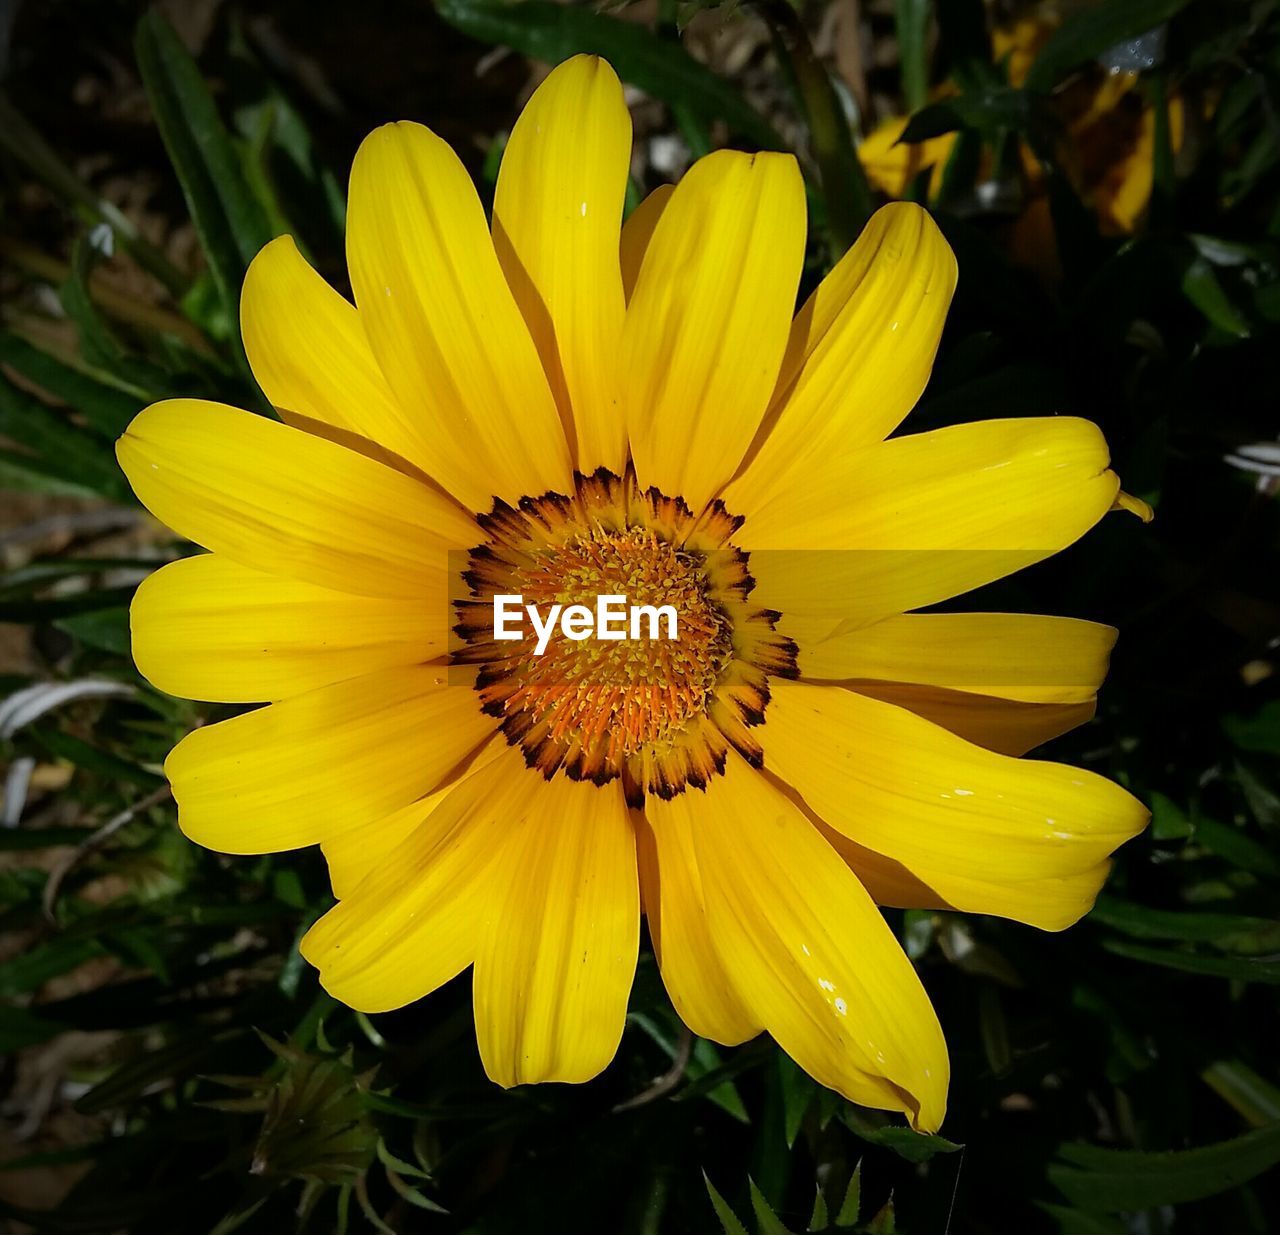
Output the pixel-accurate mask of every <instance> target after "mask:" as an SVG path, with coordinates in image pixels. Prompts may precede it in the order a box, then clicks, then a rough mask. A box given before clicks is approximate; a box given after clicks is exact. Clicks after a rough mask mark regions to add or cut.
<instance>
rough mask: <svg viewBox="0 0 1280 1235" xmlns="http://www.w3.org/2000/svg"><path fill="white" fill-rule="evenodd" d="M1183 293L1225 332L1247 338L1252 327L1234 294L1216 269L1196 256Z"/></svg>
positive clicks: (1183, 284) (1190, 267)
mask: <svg viewBox="0 0 1280 1235" xmlns="http://www.w3.org/2000/svg"><path fill="white" fill-rule="evenodd" d="M1182 293H1183V295H1184V296H1186V298H1187V299H1188V300H1189V301H1191V303H1192V304H1193V305H1195V307H1196V308H1197V309H1199V310H1200V312H1201V313H1203V314H1204V315H1205V317H1206V318H1207V319H1208V320H1209V322H1210V324H1211V325H1213V326H1216V327H1217V328H1218V329H1219V330H1221V331H1222V332H1223V333H1224V334H1228V335H1230V336H1231V337H1232V338H1236V339H1247V338H1248V337H1249V336H1250V334H1251V333H1252V330H1251V329H1250V326H1249V322H1248V320H1247V319H1246V318H1245V316H1244V314H1243V313H1241V312H1240V310H1239V309H1237V308H1236V306H1235V305H1234V304H1233V303H1232V302H1231V297H1230V295H1229V294H1228V293H1227V290H1226V288H1225V287H1223V286H1222V280H1221V279H1219V278H1218V275H1217V272H1216V271H1215V270H1214V268H1213V267H1212V266H1211V265H1210V264H1209V263H1208V262H1207V261H1205V260H1204V258H1200V257H1198V258H1196V259H1195V261H1193V262H1192V263H1191V264H1190V265H1189V266H1188V267H1187V269H1186V272H1185V273H1184V274H1183V276H1182Z"/></svg>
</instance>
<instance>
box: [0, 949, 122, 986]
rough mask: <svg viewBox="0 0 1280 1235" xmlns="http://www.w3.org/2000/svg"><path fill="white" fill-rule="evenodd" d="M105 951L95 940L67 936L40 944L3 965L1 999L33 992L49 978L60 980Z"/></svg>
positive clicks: (0, 983)
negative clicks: (58, 978) (63, 975)
mask: <svg viewBox="0 0 1280 1235" xmlns="http://www.w3.org/2000/svg"><path fill="white" fill-rule="evenodd" d="M102 952H103V949H102V945H101V944H100V943H99V942H98V941H97V940H96V939H79V938H74V937H70V936H66V935H62V936H58V937H57V938H54V939H50V940H49V941H48V942H47V943H42V944H38V945H37V946H36V947H34V948H29V949H28V950H27V951H26V952H23V953H22V954H21V955H20V956H15V957H12V958H11V959H10V960H7V961H6V962H5V963H4V968H3V969H0V996H2V997H5V998H8V997H10V996H12V995H21V994H24V993H25V992H27V991H33V990H35V989H36V988H37V987H40V986H43V985H44V984H45V983H46V982H48V981H49V979H50V978H56V977H60V976H61V975H62V974H64V973H68V972H70V971H71V970H72V969H75V968H77V967H78V966H80V965H83V964H84V963H85V961H88V960H92V959H93V958H94V957H95V956H101V955H102Z"/></svg>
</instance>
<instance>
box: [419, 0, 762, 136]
mask: <svg viewBox="0 0 1280 1235" xmlns="http://www.w3.org/2000/svg"><path fill="white" fill-rule="evenodd" d="M436 12H437V13H439V14H440V16H441V17H442V18H444V20H445V21H447V22H448V23H449V24H450V25H451V26H455V27H456V28H457V29H459V30H461V31H462V32H463V33H464V34H468V35H470V36H471V37H472V38H474V39H480V40H481V41H482V42H485V43H496V44H501V45H504V46H507V47H513V48H515V49H516V51H519V52H523V53H524V54H525V55H526V56H534V57H536V58H537V59H539V60H546V61H548V62H549V63H551V64H558V63H559V62H560V61H561V60H567V59H568V58H569V57H570V56H574V55H577V54H578V53H580V52H589V53H592V54H594V55H598V56H603V57H605V59H607V60H608V61H609V63H610V64H612V65H613V67H614V68H615V69H616V70H617V71H618V76H619V77H621V78H622V79H623V80H624V81H628V82H630V83H631V84H632V85H634V86H639V87H640V89H641V90H643V91H645V92H646V93H647V94H651V95H653V96H654V97H655V98H658V99H662V100H663V101H664V102H666V103H671V104H680V105H682V106H684V107H687V108H688V109H689V110H690V111H691V112H692V113H693V114H694V115H696V116H698V117H699V118H701V119H702V120H703V121H704V122H706V121H712V120H723V121H724V122H725V123H726V124H727V125H728V126H729V127H730V128H731V129H732V130H733V131H734V132H736V133H738V134H740V135H741V136H742V137H746V138H749V139H750V140H751V141H753V142H754V143H755V144H756V145H757V146H760V147H761V148H762V149H765V150H785V149H786V148H787V146H786V143H785V142H784V141H783V140H782V138H781V137H780V136H779V135H778V134H777V133H776V132H775V131H774V129H773V126H772V125H770V124H769V123H768V121H766V120H765V119H764V118H763V117H762V116H761V115H760V114H759V113H758V112H757V111H756V110H755V109H754V108H752V107H751V106H750V105H749V104H748V103H747V102H746V101H745V100H744V99H743V97H742V96H741V95H740V94H739V93H738V92H737V90H735V89H734V87H733V86H731V85H730V84H729V83H728V82H726V81H725V80H724V79H723V78H720V77H717V76H716V75H715V74H714V73H713V72H712V71H711V70H710V69H708V68H706V67H705V66H704V65H702V64H699V63H698V61H696V60H695V59H694V58H693V57H692V56H691V55H689V53H688V52H687V51H685V49H684V48H683V47H682V46H681V45H680V44H679V43H676V42H672V41H671V40H669V39H665V38H661V37H659V36H658V35H656V34H654V33H653V31H651V30H647V29H645V27H643V26H640V25H637V24H636V23H635V22H630V21H626V22H624V21H619V20H618V19H617V18H615V17H608V16H606V15H605V14H603V13H595V12H592V11H591V10H590V9H585V8H576V7H572V6H570V5H567V4H551V3H547V2H546V0H518V2H517V3H513V4H502V3H494V2H493V0H436Z"/></svg>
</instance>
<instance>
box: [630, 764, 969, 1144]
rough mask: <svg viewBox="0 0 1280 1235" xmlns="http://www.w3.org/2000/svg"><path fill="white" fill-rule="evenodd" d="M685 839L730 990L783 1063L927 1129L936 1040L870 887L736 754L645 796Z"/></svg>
mask: <svg viewBox="0 0 1280 1235" xmlns="http://www.w3.org/2000/svg"><path fill="white" fill-rule="evenodd" d="M646 815H648V816H649V818H650V819H651V820H652V823H653V827H654V830H655V832H656V831H658V830H659V829H661V828H662V827H664V826H665V825H666V824H667V823H668V822H669V821H670V820H671V819H672V818H676V819H680V820H681V821H682V823H683V826H684V827H686V828H687V829H688V830H689V831H690V832H691V833H692V835H693V841H694V847H695V849H696V851H697V855H698V869H699V871H701V872H702V889H703V894H704V896H705V897H706V905H707V920H708V922H709V923H710V926H711V936H712V939H713V940H714V941H715V946H716V950H717V952H718V953H719V954H720V956H721V957H723V958H724V962H725V964H726V965H727V966H728V967H729V970H730V973H731V975H732V978H733V982H734V987H735V989H736V990H737V991H738V992H739V993H740V995H741V997H742V1000H743V1002H744V1003H745V1004H746V1005H747V1007H748V1008H749V1009H750V1010H751V1012H752V1013H753V1014H754V1015H755V1016H756V1017H758V1018H759V1019H760V1022H761V1023H762V1024H763V1025H764V1027H765V1028H766V1029H767V1030H768V1031H769V1032H770V1033H771V1034H772V1035H773V1037H774V1038H775V1039H776V1040H777V1042H778V1045H779V1046H781V1047H782V1049H783V1050H784V1051H786V1052H787V1054H788V1055H790V1056H791V1058H792V1059H794V1060H795V1061H796V1063H798V1064H799V1065H800V1066H801V1067H802V1068H804V1070H805V1071H806V1072H808V1073H809V1075H810V1076H812V1077H814V1079H815V1080H817V1081H819V1082H821V1083H822V1084H824V1085H828V1086H830V1087H831V1088H832V1089H835V1090H837V1091H839V1092H840V1093H842V1094H844V1096H845V1097H847V1098H849V1099H850V1100H851V1101H853V1102H858V1103H861V1104H862V1105H864V1106H874V1107H879V1108H881V1109H884V1110H896V1111H905V1112H906V1113H907V1116H908V1118H909V1119H910V1120H911V1122H912V1124H913V1125H914V1126H915V1127H916V1128H918V1129H921V1130H926V1131H933V1130H934V1129H936V1128H937V1127H938V1125H939V1124H940V1123H941V1122H942V1116H943V1112H944V1109H945V1106H946V1094H947V1076H948V1065H947V1048H946V1043H945V1042H944V1041H943V1039H942V1030H941V1029H940V1028H939V1026H938V1020H937V1017H935V1016H934V1013H933V1009H932V1008H931V1007H930V1006H929V1000H928V997H927V996H926V995H925V993H924V989H923V988H922V987H921V985H920V980H919V978H917V977H916V974H915V971H914V970H913V969H912V967H911V963H910V962H909V961H908V960H907V958H906V955H905V954H904V953H903V951H902V949H901V948H900V947H899V946H898V941H897V940H896V939H895V938H894V937H893V933H892V931H890V930H889V927H888V925H887V924H886V922H885V920H884V919H883V918H882V917H881V916H880V912H879V910H877V909H876V907H875V905H874V904H873V903H872V900H871V897H870V896H868V895H867V893H866V891H865V889H864V888H863V887H862V885H861V884H860V883H859V882H858V881H857V879H856V878H855V877H854V876H853V874H852V872H851V871H850V870H849V868H848V867H847V866H846V865H845V864H844V863H843V862H842V861H841V860H840V857H839V855H838V854H837V853H836V852H835V850H833V849H832V848H831V846H830V845H828V844H827V842H826V841H824V840H823V839H822V837H821V836H819V835H818V832H817V829H815V828H814V827H813V826H812V825H811V824H810V823H809V821H808V820H807V819H806V818H805V817H804V815H803V814H802V813H801V812H800V810H799V809H798V808H797V807H796V806H795V805H794V804H793V803H792V802H791V801H790V800H789V799H788V798H787V796H786V795H785V794H784V793H782V792H781V791H780V790H779V789H777V788H776V787H775V786H774V785H773V784H772V783H771V782H770V781H769V779H768V778H767V777H765V776H764V775H762V774H761V773H759V772H757V771H755V770H754V769H753V768H750V767H748V766H747V765H746V763H744V762H743V761H742V760H741V759H739V758H737V757H736V756H733V757H731V759H730V761H729V764H728V766H727V767H726V769H725V774H724V775H723V776H718V777H716V778H715V779H714V780H713V781H712V782H711V784H710V785H709V786H708V788H707V791H706V793H705V794H701V793H693V792H691V791H686V792H685V793H682V794H679V795H678V796H676V797H675V798H673V799H672V800H671V801H670V802H655V803H652V804H651V805H650V804H646Z"/></svg>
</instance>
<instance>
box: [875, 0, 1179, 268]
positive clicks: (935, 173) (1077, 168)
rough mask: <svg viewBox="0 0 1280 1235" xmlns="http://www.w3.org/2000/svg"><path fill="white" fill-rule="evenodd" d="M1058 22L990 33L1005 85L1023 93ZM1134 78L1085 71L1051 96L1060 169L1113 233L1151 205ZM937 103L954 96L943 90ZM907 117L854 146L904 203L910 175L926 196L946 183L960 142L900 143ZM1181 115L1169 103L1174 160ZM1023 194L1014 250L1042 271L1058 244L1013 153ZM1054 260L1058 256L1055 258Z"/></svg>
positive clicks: (1028, 166) (1032, 174) (1144, 114)
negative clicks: (922, 178)
mask: <svg viewBox="0 0 1280 1235" xmlns="http://www.w3.org/2000/svg"><path fill="white" fill-rule="evenodd" d="M1059 24H1060V19H1059V18H1058V16H1057V15H1056V14H1055V13H1054V12H1053V10H1052V9H1051V8H1050V9H1045V10H1043V11H1041V12H1039V13H1037V14H1036V15H1034V16H1032V17H1024V18H1022V19H1020V20H1018V21H1016V22H1013V23H1011V24H1009V25H1005V26H997V27H996V29H995V30H994V31H993V32H992V37H991V44H992V51H993V54H994V58H995V60H996V61H997V62H998V63H999V62H1003V63H1004V65H1005V68H1006V72H1007V73H1008V78H1009V84H1010V85H1011V86H1016V87H1020V86H1022V85H1024V84H1025V82H1026V79H1027V74H1028V73H1029V72H1030V71H1031V66H1032V65H1033V64H1034V63H1035V59H1036V56H1037V55H1038V54H1039V52H1040V50H1041V48H1042V47H1043V46H1044V44H1045V43H1046V42H1048V40H1049V37H1050V35H1052V34H1053V32H1054V30H1056V29H1057V27H1058V25H1059ZM1138 80H1139V79H1138V74H1137V73H1132V72H1114V73H1108V72H1104V71H1103V70H1101V69H1098V70H1096V71H1094V72H1086V73H1082V74H1081V75H1080V76H1078V77H1077V78H1075V79H1074V80H1073V81H1072V82H1070V83H1069V84H1068V85H1067V86H1066V88H1065V89H1063V90H1062V91H1060V92H1059V93H1058V94H1057V95H1056V96H1055V98H1054V107H1055V110H1056V112H1057V114H1058V117H1059V119H1060V120H1061V123H1062V129H1063V132H1064V134H1065V137H1066V142H1065V149H1064V150H1063V152H1062V157H1063V162H1064V170H1065V171H1066V172H1067V174H1068V175H1069V176H1070V178H1071V180H1072V182H1073V183H1074V185H1075V187H1076V190H1077V192H1079V194H1080V195H1081V197H1082V198H1083V199H1084V200H1085V201H1086V202H1088V203H1089V204H1090V205H1091V206H1092V208H1093V210H1094V213H1095V214H1096V216H1097V218H1098V222H1099V225H1100V227H1101V229H1102V230H1103V231H1104V232H1106V233H1108V234H1111V235H1122V234H1127V233H1130V232H1132V231H1133V230H1134V229H1135V228H1136V227H1137V225H1138V223H1139V221H1140V220H1141V218H1142V216H1143V215H1144V214H1145V213H1146V209H1147V206H1148V205H1149V204H1150V202H1151V189H1152V184H1153V183H1154V168H1155V128H1156V123H1155V112H1154V110H1153V109H1152V107H1151V106H1150V105H1149V104H1147V103H1145V102H1144V101H1143V100H1142V99H1141V97H1140V95H1139V93H1138ZM937 93H938V97H939V98H945V97H946V96H947V95H952V94H954V93H955V89H954V87H952V86H950V85H949V84H948V85H944V86H943V87H942V88H941V89H940V90H939V91H938V92H937ZM909 120H910V117H909V116H890V117H888V118H887V119H885V120H884V121H882V122H881V123H880V124H879V125H877V126H876V127H875V128H874V129H873V130H872V131H871V132H870V133H868V134H867V136H866V138H865V140H864V141H863V142H862V144H861V145H860V146H859V147H858V156H859V158H860V160H861V162H862V165H863V167H864V169H865V170H866V173H867V177H868V179H869V180H870V181H871V182H872V183H873V184H874V185H875V186H876V187H877V188H878V189H880V190H881V191H882V192H883V193H886V194H887V195H889V196H890V197H901V196H903V194H905V193H906V192H907V190H908V188H909V187H910V186H911V184H912V182H913V181H914V180H915V178H916V177H917V176H918V175H919V174H920V173H921V172H924V171H925V170H928V171H929V193H930V195H931V196H932V195H935V194H936V193H937V192H938V191H939V190H940V189H941V187H942V177H943V173H944V171H945V169H946V166H947V163H948V160H949V159H950V158H951V155H952V153H953V152H954V150H955V146H956V141H957V139H958V135H957V134H956V133H943V134H940V135H939V136H937V137H931V138H927V139H926V140H924V141H921V142H913V143H910V144H906V143H902V142H900V141H899V138H901V136H902V134H903V133H904V132H905V131H906V128H907V124H908V121H909ZM1184 128H1185V112H1184V108H1183V101H1182V99H1181V97H1179V96H1177V95H1174V96H1172V97H1171V98H1170V99H1169V138H1170V143H1171V145H1172V147H1173V149H1174V152H1175V153H1176V152H1177V151H1178V150H1180V149H1181V147H1182V141H1183V133H1184ZM1019 153H1020V157H1021V164H1022V173H1023V177H1024V180H1025V183H1026V187H1027V190H1028V195H1029V201H1028V203H1027V209H1026V210H1025V211H1024V213H1023V215H1022V216H1020V218H1019V220H1018V226H1017V229H1016V232H1015V235H1014V237H1013V248H1014V251H1015V253H1017V254H1019V256H1020V257H1022V258H1023V259H1024V261H1025V262H1026V263H1027V264H1032V265H1039V266H1042V267H1048V266H1049V265H1050V264H1051V262H1050V259H1049V256H1048V254H1049V252H1050V251H1051V250H1052V249H1053V247H1054V239H1053V232H1052V223H1051V221H1050V219H1049V207H1048V196H1047V193H1046V190H1045V182H1044V170H1043V168H1042V167H1041V165H1040V162H1039V160H1038V159H1037V158H1036V156H1035V155H1034V154H1033V153H1032V151H1031V150H1030V148H1029V147H1027V146H1022V147H1020V150H1019ZM1054 260H1056V258H1055V259H1054Z"/></svg>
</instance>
